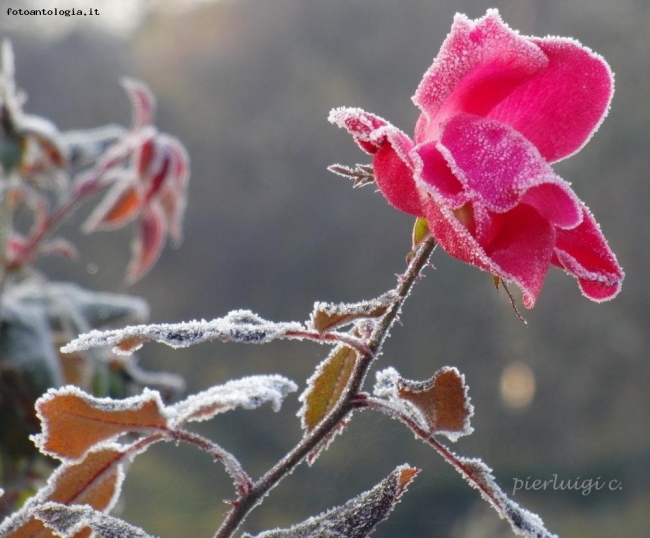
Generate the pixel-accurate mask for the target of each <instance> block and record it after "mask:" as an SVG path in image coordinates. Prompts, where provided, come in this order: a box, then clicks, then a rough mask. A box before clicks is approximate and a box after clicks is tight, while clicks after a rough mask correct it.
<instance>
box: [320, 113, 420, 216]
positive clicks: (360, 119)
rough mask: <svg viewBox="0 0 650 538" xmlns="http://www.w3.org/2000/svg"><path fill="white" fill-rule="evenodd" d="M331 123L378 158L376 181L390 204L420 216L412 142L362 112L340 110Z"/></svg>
mask: <svg viewBox="0 0 650 538" xmlns="http://www.w3.org/2000/svg"><path fill="white" fill-rule="evenodd" d="M329 121H330V122H332V123H334V124H335V125H338V126H339V127H341V128H343V129H346V130H347V131H348V133H350V134H351V135H352V136H353V137H354V140H355V142H356V143H357V144H359V147H361V149H363V150H364V151H365V152H366V153H370V154H371V155H374V160H373V168H374V172H375V180H376V181H377V185H378V186H379V189H380V190H381V192H382V193H383V195H384V196H385V197H386V199H387V200H388V201H389V202H390V204H391V205H393V206H394V207H395V208H396V209H399V210H401V211H404V212H405V213H410V214H412V215H419V214H420V213H421V211H422V210H421V201H420V193H419V192H418V190H417V188H416V186H415V184H414V183H413V182H412V181H408V178H410V177H413V162H412V161H411V159H410V157H409V154H410V152H411V150H412V148H413V142H412V141H411V139H410V138H409V137H408V136H406V135H405V134H404V133H403V132H402V131H400V130H399V129H398V128H397V127H394V126H393V125H391V124H390V123H388V122H387V121H386V120H383V119H382V118H380V117H379V116H375V115H374V114H369V113H368V112H365V111H363V110H361V109H359V108H336V109H334V110H332V111H331V112H330V116H329Z"/></svg>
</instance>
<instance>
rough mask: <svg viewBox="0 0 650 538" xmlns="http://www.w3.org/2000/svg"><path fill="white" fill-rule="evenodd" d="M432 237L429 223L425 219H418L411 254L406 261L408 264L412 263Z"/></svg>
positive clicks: (414, 229) (413, 234) (414, 227)
mask: <svg viewBox="0 0 650 538" xmlns="http://www.w3.org/2000/svg"><path fill="white" fill-rule="evenodd" d="M430 237H431V231H430V230H429V223H428V222H427V220H426V219H425V218H422V217H417V218H416V219H415V223H414V224H413V233H412V235H411V241H412V246H411V252H409V253H408V255H407V256H406V261H407V262H408V263H410V262H411V260H412V259H413V256H415V253H416V252H417V250H418V248H419V247H420V245H421V244H422V243H423V242H424V241H426V240H427V239H429V238H430Z"/></svg>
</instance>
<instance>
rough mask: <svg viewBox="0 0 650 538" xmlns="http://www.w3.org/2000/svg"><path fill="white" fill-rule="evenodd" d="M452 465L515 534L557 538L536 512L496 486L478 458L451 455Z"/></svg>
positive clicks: (492, 477) (536, 537)
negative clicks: (453, 461)
mask: <svg viewBox="0 0 650 538" xmlns="http://www.w3.org/2000/svg"><path fill="white" fill-rule="evenodd" d="M453 457H454V458H455V460H456V462H457V464H456V465H454V467H455V468H456V470H458V471H459V472H460V473H461V474H462V475H463V476H464V477H465V479H466V480H467V481H468V482H469V484H470V485H471V486H472V487H473V488H476V489H478V490H479V492H480V493H481V496H482V497H483V498H484V499H485V500H486V501H487V502H488V503H490V504H491V505H492V507H493V508H494V509H495V510H496V511H497V513H498V514H499V516H500V517H501V518H502V519H505V520H506V521H507V522H508V523H510V526H511V527H512V530H513V531H514V532H515V534H518V535H519V536H526V537H527V538H557V536H556V535H555V534H552V533H551V532H549V531H548V530H547V529H546V528H545V527H544V522H543V521H542V520H541V518H540V517H539V516H538V515H537V514H533V513H532V512H529V511H528V510H526V509H525V508H522V507H521V506H519V505H518V504H517V503H516V502H514V501H513V500H511V499H509V498H508V496H507V495H506V494H505V493H504V492H503V490H502V489H501V488H500V487H499V486H498V484H497V483H496V481H495V480H494V476H493V475H492V469H490V468H489V467H488V466H487V465H486V464H485V463H483V461H481V460H480V459H478V458H462V457H459V456H456V455H453Z"/></svg>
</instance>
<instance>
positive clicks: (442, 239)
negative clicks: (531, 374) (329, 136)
mask: <svg viewBox="0 0 650 538" xmlns="http://www.w3.org/2000/svg"><path fill="white" fill-rule="evenodd" d="M612 93H613V77H612V73H611V71H610V69H609V66H608V65H607V63H606V62H605V61H604V60H603V59H602V58H601V57H600V56H598V55H596V54H595V53H593V52H592V51H590V50H589V49H587V48H586V47H584V46H582V45H581V44H580V43H578V42H577V41H575V40H573V39H568V38H557V37H547V38H543V39H541V38H535V37H524V36H521V35H519V34H518V33H517V32H515V31H513V30H512V29H510V28H509V27H508V26H507V25H506V24H505V23H504V22H503V21H502V20H501V18H500V16H499V14H498V12H497V11H496V10H490V11H488V13H487V14H486V15H485V16H484V17H483V18H481V19H478V20H476V21H472V20H469V19H468V18H467V17H466V16H464V15H456V17H455V19H454V24H453V25H452V28H451V32H450V33H449V35H448V36H447V39H446V40H445V42H444V43H443V45H442V49H441V51H440V53H439V54H438V56H437V57H436V59H435V60H434V62H433V65H432V66H431V67H430V68H429V70H428V71H427V72H426V73H425V75H424V78H423V79H422V81H421V82H420V85H419V87H418V89H417V91H416V92H415V96H414V97H413V101H414V103H415V104H416V105H417V106H418V107H419V108H420V109H421V110H422V114H421V115H420V118H419V119H418V121H417V124H416V126H415V135H414V139H413V140H411V139H410V138H409V137H408V136H407V135H406V134H404V133H403V132H402V131H400V130H399V129H397V128H396V127H394V126H393V125H391V124H390V123H388V122H387V121H385V120H383V119H382V118H380V117H378V116H375V115H373V114H369V113H367V112H365V111H363V110H361V109H358V108H338V109H335V110H333V111H332V112H331V114H330V121H331V122H332V123H335V124H337V125H338V126H340V127H343V128H345V129H347V131H348V132H349V133H350V134H352V136H353V137H354V139H355V141H356V142H357V143H358V144H359V146H360V147H361V148H362V149H363V150H364V151H366V152H367V153H369V154H371V155H373V169H374V175H375V179H376V182H377V185H378V186H379V189H380V190H381V192H382V193H383V195H384V196H385V197H386V199H387V200H388V202H389V203H390V204H391V205H393V206H394V207H396V208H397V209H400V210H401V211H404V212H406V213H410V214H412V215H416V216H419V217H424V218H426V219H427V222H428V223H429V228H430V230H431V232H432V234H433V235H434V237H435V238H436V239H437V241H438V243H439V244H440V246H441V247H442V248H443V249H444V250H445V251H446V252H447V253H449V254H450V255H451V256H454V257H455V258H458V259H460V260H462V261H464V262H467V263H469V264H471V265H474V266H476V267H478V268H480V269H483V270H484V271H489V272H490V273H492V274H494V275H497V276H499V277H501V278H502V279H504V280H506V281H512V282H514V283H516V284H517V285H518V286H519V287H520V288H521V290H522V291H523V297H524V299H523V300H524V305H525V306H526V307H528V308H532V307H533V305H534V304H535V301H536V299H537V296H538V295H539V292H540V290H541V288H542V284H543V282H544V277H545V276H546V273H547V271H548V268H549V266H550V265H551V264H552V265H555V266H557V267H559V268H561V269H563V270H564V271H566V272H567V273H569V274H571V275H573V276H574V277H575V278H577V279H578V284H579V285H580V289H581V290H582V292H583V293H584V295H585V296H587V297H588V298H590V299H592V300H594V301H604V300H607V299H611V298H613V297H614V296H615V295H616V294H617V293H618V292H619V291H620V289H621V282H622V280H623V276H624V275H623V271H622V269H621V267H620V266H619V265H618V262H617V261H616V257H615V256H614V254H613V253H612V251H611V250H610V249H609V247H608V245H607V242H606V240H605V238H604V237H603V235H602V233H601V231H600V228H599V226H598V224H597V223H596V221H595V220H594V218H593V216H592V214H591V212H590V211H589V209H588V208H587V207H586V206H585V204H584V203H583V202H581V201H580V199H579V198H578V197H577V196H576V195H575V193H574V192H573V190H572V189H571V187H570V186H569V183H567V182H566V181H564V180H563V179H562V178H560V177H559V176H557V175H556V174H555V172H554V171H553V169H552V168H551V166H550V163H553V162H555V161H558V160H561V159H563V158H565V157H568V156H569V155H572V154H573V153H575V152H577V151H578V150H580V148H581V147H582V146H583V145H584V144H585V143H586V142H587V141H588V140H589V138H590V137H591V135H592V134H593V133H594V132H595V131H596V129H597V128H598V126H599V125H600V123H601V121H602V120H603V119H604V117H605V116H606V114H607V111H608V107H609V103H610V101H611V97H612Z"/></svg>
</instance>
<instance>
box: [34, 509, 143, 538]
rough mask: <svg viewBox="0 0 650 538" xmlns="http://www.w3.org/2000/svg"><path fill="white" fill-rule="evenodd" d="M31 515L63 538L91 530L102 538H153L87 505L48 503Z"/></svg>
mask: <svg viewBox="0 0 650 538" xmlns="http://www.w3.org/2000/svg"><path fill="white" fill-rule="evenodd" d="M33 513H34V515H35V516H36V517H37V518H38V519H40V520H41V521H42V522H43V523H44V524H45V526H46V527H48V528H50V529H52V530H53V531H54V532H56V533H57V535H59V536H62V537H63V538H72V537H73V536H75V535H76V534H77V533H79V532H81V531H82V530H84V529H91V530H92V531H93V532H96V533H98V534H99V535H100V536H102V537H103V538H153V537H152V536H151V535H150V534H147V533H146V532H145V531H144V530H142V529H141V528H139V527H135V526H134V525H130V524H129V523H126V522H125V521H122V520H121V519H118V518H116V517H113V516H109V515H107V514H104V513H102V512H99V511H97V510H94V509H93V508H91V507H90V506H88V505H72V506H67V505H65V504H60V503H55V502H48V503H45V504H43V505H42V506H39V507H38V508H36V509H34V512H33Z"/></svg>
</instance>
